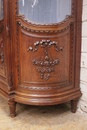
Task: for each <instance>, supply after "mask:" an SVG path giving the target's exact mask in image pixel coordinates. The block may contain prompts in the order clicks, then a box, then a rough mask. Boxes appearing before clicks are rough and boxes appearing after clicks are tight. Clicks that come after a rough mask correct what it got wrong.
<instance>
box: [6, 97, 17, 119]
mask: <svg viewBox="0 0 87 130" xmlns="http://www.w3.org/2000/svg"><path fill="white" fill-rule="evenodd" d="M8 105H9V109H10V116H11V117H12V118H14V117H15V116H16V102H14V100H12V99H9V101H8Z"/></svg>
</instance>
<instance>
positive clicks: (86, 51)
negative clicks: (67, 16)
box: [79, 0, 87, 113]
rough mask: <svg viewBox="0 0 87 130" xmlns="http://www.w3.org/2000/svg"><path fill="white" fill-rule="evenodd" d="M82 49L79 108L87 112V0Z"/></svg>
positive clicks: (83, 18)
mask: <svg viewBox="0 0 87 130" xmlns="http://www.w3.org/2000/svg"><path fill="white" fill-rule="evenodd" d="M82 21H83V22H82V50H81V78H80V87H81V92H82V94H83V95H82V97H81V100H80V102H79V110H80V111H81V112H86V113H87V0H83V17H82Z"/></svg>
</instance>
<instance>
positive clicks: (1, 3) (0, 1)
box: [0, 0, 3, 20]
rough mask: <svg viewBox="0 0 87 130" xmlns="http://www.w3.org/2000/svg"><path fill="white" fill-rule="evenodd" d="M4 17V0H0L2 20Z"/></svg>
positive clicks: (0, 17) (0, 16)
mask: <svg viewBox="0 0 87 130" xmlns="http://www.w3.org/2000/svg"><path fill="white" fill-rule="evenodd" d="M2 19H3V0H0V20H2Z"/></svg>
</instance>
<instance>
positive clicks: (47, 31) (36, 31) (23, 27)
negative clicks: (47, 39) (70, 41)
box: [17, 21, 72, 33]
mask: <svg viewBox="0 0 87 130" xmlns="http://www.w3.org/2000/svg"><path fill="white" fill-rule="evenodd" d="M17 24H18V25H19V26H21V28H22V29H24V30H25V31H27V32H32V33H63V32H65V31H66V30H67V29H69V27H70V25H71V24H72V22H70V23H69V24H68V25H67V26H66V27H65V28H63V29H61V30H33V29H30V28H28V27H26V26H25V25H23V24H22V23H21V22H20V21H17Z"/></svg>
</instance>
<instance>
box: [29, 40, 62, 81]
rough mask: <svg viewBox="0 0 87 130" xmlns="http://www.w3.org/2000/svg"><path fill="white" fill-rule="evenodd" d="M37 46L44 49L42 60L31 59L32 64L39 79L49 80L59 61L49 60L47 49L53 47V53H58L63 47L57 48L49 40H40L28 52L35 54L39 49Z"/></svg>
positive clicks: (54, 42)
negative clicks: (38, 74)
mask: <svg viewBox="0 0 87 130" xmlns="http://www.w3.org/2000/svg"><path fill="white" fill-rule="evenodd" d="M39 46H40V47H41V48H43V49H44V54H45V56H44V58H43V59H39V60H37V59H33V61H32V63H33V65H35V66H36V70H37V71H38V72H39V73H40V77H41V79H44V80H48V79H49V78H50V73H52V72H54V71H55V68H54V67H55V66H56V65H58V64H59V62H60V61H59V59H58V58H57V59H53V58H50V56H49V54H48V49H49V48H50V47H52V46H54V48H55V51H57V52H59V51H62V50H63V47H59V46H58V45H57V42H56V41H51V40H42V41H40V42H39V41H37V42H35V43H34V48H33V47H31V46H30V47H29V48H28V51H32V52H36V51H38V49H39Z"/></svg>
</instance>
